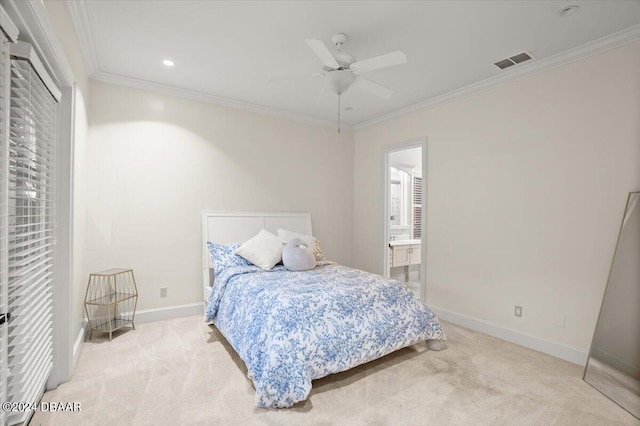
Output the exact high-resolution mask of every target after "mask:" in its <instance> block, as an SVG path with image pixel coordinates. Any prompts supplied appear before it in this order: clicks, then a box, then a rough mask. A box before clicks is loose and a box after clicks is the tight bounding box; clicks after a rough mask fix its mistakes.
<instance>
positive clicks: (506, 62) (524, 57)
mask: <svg viewBox="0 0 640 426" xmlns="http://www.w3.org/2000/svg"><path fill="white" fill-rule="evenodd" d="M532 57H533V56H531V54H530V53H527V52H521V53H518V54H517V55H513V56H512V57H510V58H507V59H501V60H499V61H498V62H495V63H494V65H495V66H496V67H498V68H500V69H501V70H503V69H505V68H509V67H512V66H514V65H516V64H519V63H521V62H525V61H528V60H529V59H531V58H532Z"/></svg>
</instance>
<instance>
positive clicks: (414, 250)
mask: <svg viewBox="0 0 640 426" xmlns="http://www.w3.org/2000/svg"><path fill="white" fill-rule="evenodd" d="M421 248H422V247H421V241H420V240H418V239H408V240H393V241H389V268H395V267H397V266H404V267H405V275H406V276H407V280H408V277H409V266H410V265H419V264H420V263H421V262H422V250H421Z"/></svg>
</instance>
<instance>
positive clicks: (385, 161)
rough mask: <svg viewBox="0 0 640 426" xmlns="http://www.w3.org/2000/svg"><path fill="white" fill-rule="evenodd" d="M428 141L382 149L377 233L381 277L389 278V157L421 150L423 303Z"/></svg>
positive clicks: (424, 293)
mask: <svg viewBox="0 0 640 426" xmlns="http://www.w3.org/2000/svg"><path fill="white" fill-rule="evenodd" d="M427 147H428V141H427V137H426V136H425V137H424V138H420V139H411V140H407V141H403V142H396V143H392V144H389V145H385V146H383V147H382V153H381V157H382V161H381V163H382V187H383V194H384V195H383V208H382V212H383V216H382V224H383V226H382V232H381V233H379V235H381V236H380V243H381V247H384V249H383V250H382V258H381V262H382V264H381V268H380V270H381V271H382V275H384V276H385V277H388V276H389V272H390V268H389V243H388V242H389V221H388V218H389V184H388V183H389V155H390V154H391V153H393V152H396V151H403V150H405V149H411V148H422V218H421V219H422V235H421V238H420V241H421V248H422V250H421V259H420V300H422V301H423V302H425V301H426V299H427V207H428V203H427V187H428V185H427V182H428V175H429V174H428V169H427V163H428V161H427V159H428V151H427Z"/></svg>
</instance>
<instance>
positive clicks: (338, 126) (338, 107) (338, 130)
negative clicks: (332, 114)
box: [338, 93, 340, 133]
mask: <svg viewBox="0 0 640 426" xmlns="http://www.w3.org/2000/svg"><path fill="white" fill-rule="evenodd" d="M338 133H340V93H338Z"/></svg>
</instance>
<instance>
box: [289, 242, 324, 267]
mask: <svg viewBox="0 0 640 426" xmlns="http://www.w3.org/2000/svg"><path fill="white" fill-rule="evenodd" d="M282 263H283V264H284V267H285V268H287V269H288V270H289V271H308V270H309V269H313V268H315V267H316V257H315V255H314V254H313V249H312V248H310V247H309V246H307V244H306V243H305V242H304V241H302V240H301V239H300V238H294V239H292V240H291V241H289V243H287V245H286V246H284V249H283V250H282Z"/></svg>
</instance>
